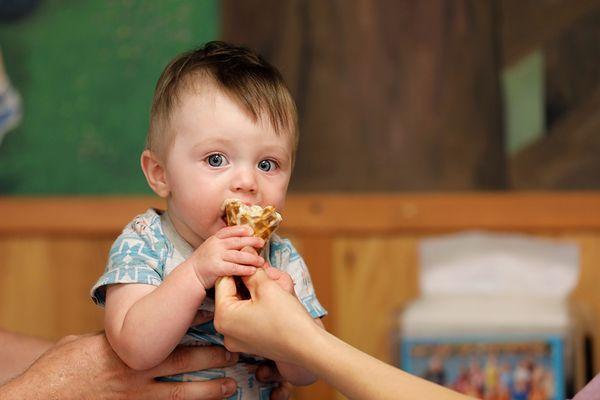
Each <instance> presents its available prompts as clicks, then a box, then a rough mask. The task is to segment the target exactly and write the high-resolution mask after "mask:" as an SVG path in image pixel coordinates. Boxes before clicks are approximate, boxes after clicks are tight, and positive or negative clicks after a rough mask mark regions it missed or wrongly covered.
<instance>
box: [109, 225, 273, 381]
mask: <svg viewBox="0 0 600 400" xmlns="http://www.w3.org/2000/svg"><path fill="white" fill-rule="evenodd" d="M249 234H250V233H249V232H248V228H247V227H231V228H224V229H222V230H220V231H219V232H217V233H216V234H215V235H214V236H212V237H210V238H209V239H207V240H206V241H205V242H204V243H203V244H202V245H201V246H200V247H198V249H196V251H195V252H194V253H193V254H192V256H191V257H190V258H189V259H188V260H186V261H184V262H183V263H181V264H180V265H179V266H177V268H175V270H174V271H173V272H171V273H170V274H169V275H168V276H167V277H166V278H165V279H164V280H163V282H162V283H161V285H160V286H158V287H155V286H151V285H144V284H116V285H112V286H110V287H109V288H108V291H107V296H106V313H105V329H106V336H107V338H108V340H109V342H110V344H111V346H112V347H113V349H114V350H115V352H116V353H117V354H118V355H119V357H120V358H121V359H122V360H123V361H124V362H125V363H126V364H127V365H129V366H130V367H132V368H134V369H139V370H142V369H148V368H152V367H154V366H155V365H158V364H159V363H160V362H162V361H163V360H164V359H165V358H166V357H167V356H168V355H169V354H170V353H171V352H172V351H173V349H174V348H175V346H177V344H178V343H179V341H180V340H181V338H182V337H183V335H184V334H185V332H186V330H187V329H188V328H189V326H190V325H191V323H192V321H193V320H194V317H195V315H196V312H197V310H198V307H199V306H200V304H201V303H202V301H204V298H205V297H206V289H209V288H211V287H212V286H213V285H214V282H215V280H216V279H217V278H218V277H219V276H225V275H251V274H252V273H254V270H255V267H258V266H261V265H262V263H263V262H264V260H263V259H262V258H261V257H259V256H257V255H251V254H247V253H242V252H241V251H239V250H240V249H241V248H242V247H244V246H255V247H261V246H262V245H264V242H263V240H262V239H260V238H254V237H251V236H248V235H249Z"/></svg>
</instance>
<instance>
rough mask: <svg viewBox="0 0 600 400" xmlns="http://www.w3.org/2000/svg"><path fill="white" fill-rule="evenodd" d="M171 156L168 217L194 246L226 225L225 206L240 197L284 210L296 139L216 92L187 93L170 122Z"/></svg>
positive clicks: (168, 153) (169, 164) (169, 162)
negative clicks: (293, 139)
mask: <svg viewBox="0 0 600 400" xmlns="http://www.w3.org/2000/svg"><path fill="white" fill-rule="evenodd" d="M170 126H171V128H172V129H174V133H175V138H174V140H173V143H172V146H171V147H170V149H169V150H168V152H167V157H166V179H167V182H168V185H169V189H170V195H169V198H168V207H169V215H170V217H171V219H172V220H173V223H174V225H175V227H176V228H177V230H178V232H179V233H180V234H181V235H182V236H183V237H184V239H186V240H187V241H188V242H189V243H190V244H191V245H192V246H194V247H197V246H199V245H200V244H201V243H202V242H203V241H204V240H206V239H207V238H208V237H209V236H211V235H213V234H215V233H216V232H217V231H218V230H219V229H221V228H223V227H225V226H226V224H225V222H224V220H223V218H222V217H223V211H222V210H221V205H222V203H223V201H224V200H225V199H229V198H238V199H240V200H242V201H243V202H246V203H248V204H258V205H260V206H263V207H264V206H267V205H272V206H275V207H276V208H277V209H281V208H283V206H284V203H285V195H286V191H287V187H288V183H289V180H290V175H291V170H292V139H291V137H290V136H291V135H279V136H278V135H276V133H275V131H274V130H273V127H272V126H271V125H270V124H268V123H262V122H261V121H257V122H253V121H252V119H251V118H250V116H248V115H247V114H246V113H245V112H244V110H243V109H241V108H240V107H239V106H238V105H237V104H236V103H234V102H233V101H232V100H230V99H229V98H228V97H227V96H225V95H223V94H221V93H220V92H219V91H218V90H216V89H210V90H205V93H203V94H202V95H199V94H196V93H193V92H191V91H187V92H186V93H183V94H182V95H181V98H180V103H179V107H177V108H176V109H175V111H174V112H173V115H172V118H171V125H170Z"/></svg>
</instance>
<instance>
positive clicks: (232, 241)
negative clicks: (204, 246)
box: [223, 236, 265, 250]
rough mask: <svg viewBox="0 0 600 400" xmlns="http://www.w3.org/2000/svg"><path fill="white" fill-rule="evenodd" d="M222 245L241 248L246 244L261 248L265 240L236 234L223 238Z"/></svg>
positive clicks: (229, 247) (235, 248)
mask: <svg viewBox="0 0 600 400" xmlns="http://www.w3.org/2000/svg"><path fill="white" fill-rule="evenodd" d="M223 245H224V246H225V248H227V249H233V250H241V249H242V248H244V247H246V246H250V247H255V248H259V249H260V248H262V247H263V246H264V245H265V241H264V240H263V239H261V238H259V237H255V236H236V237H229V238H226V239H223Z"/></svg>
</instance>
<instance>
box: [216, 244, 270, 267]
mask: <svg viewBox="0 0 600 400" xmlns="http://www.w3.org/2000/svg"><path fill="white" fill-rule="evenodd" d="M244 248H246V247H244ZM223 260H225V261H229V262H232V263H236V264H242V265H254V266H255V267H262V266H263V264H264V263H265V259H264V258H262V257H261V256H259V255H258V254H256V252H254V253H251V252H247V251H240V250H227V251H226V252H225V254H223Z"/></svg>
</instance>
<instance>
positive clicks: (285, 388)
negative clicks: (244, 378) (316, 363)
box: [269, 382, 292, 400]
mask: <svg viewBox="0 0 600 400" xmlns="http://www.w3.org/2000/svg"><path fill="white" fill-rule="evenodd" d="M291 394H292V384H291V383H288V382H282V383H281V384H280V385H279V387H278V388H275V389H273V391H271V396H270V397H269V400H288V399H289V398H290V396H291Z"/></svg>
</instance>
